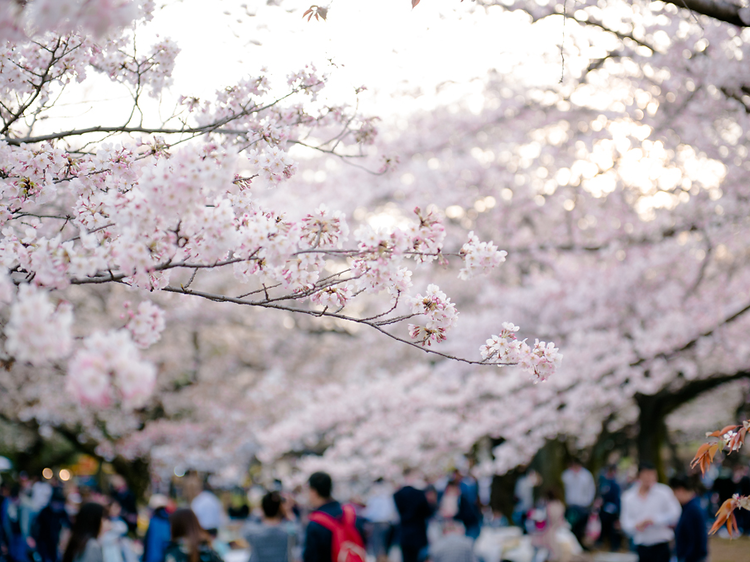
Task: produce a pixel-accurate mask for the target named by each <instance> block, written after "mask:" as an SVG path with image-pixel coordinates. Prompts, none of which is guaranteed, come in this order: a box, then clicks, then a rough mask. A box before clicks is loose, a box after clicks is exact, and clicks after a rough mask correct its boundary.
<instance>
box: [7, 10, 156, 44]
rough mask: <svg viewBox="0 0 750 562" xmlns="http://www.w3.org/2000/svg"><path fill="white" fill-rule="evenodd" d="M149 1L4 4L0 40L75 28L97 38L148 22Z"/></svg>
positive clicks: (61, 31) (63, 31)
mask: <svg viewBox="0 0 750 562" xmlns="http://www.w3.org/2000/svg"><path fill="white" fill-rule="evenodd" d="M153 9H154V2H153V0H29V1H28V2H16V1H12V0H6V1H4V2H2V3H1V4H0V39H11V40H14V41H17V40H22V39H23V38H25V37H26V33H27V31H28V30H31V31H32V32H33V33H36V34H40V33H44V32H47V31H55V32H58V33H67V32H69V31H73V30H75V29H77V28H81V29H83V30H84V31H86V32H90V33H93V34H94V35H96V36H98V37H101V36H103V35H104V34H105V33H107V32H109V31H111V30H113V29H117V28H120V27H125V26H127V25H129V24H130V23H131V22H133V20H135V19H137V18H142V17H146V18H150V14H151V12H152V11H153Z"/></svg>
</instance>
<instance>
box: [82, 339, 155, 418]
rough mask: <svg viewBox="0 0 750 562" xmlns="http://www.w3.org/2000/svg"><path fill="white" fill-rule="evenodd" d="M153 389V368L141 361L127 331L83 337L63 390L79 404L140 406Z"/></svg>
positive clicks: (146, 362)
mask: <svg viewBox="0 0 750 562" xmlns="http://www.w3.org/2000/svg"><path fill="white" fill-rule="evenodd" d="M155 385H156V368H155V367H154V365H153V364H152V363H150V362H148V361H145V360H142V359H141V358H140V356H139V352H138V348H137V347H136V344H135V342H134V341H133V340H132V339H131V337H130V333H129V332H128V331H127V330H113V331H109V332H100V331H96V332H94V333H93V334H91V335H90V336H87V337H86V338H85V339H84V341H83V345H82V347H81V348H80V349H79V350H78V351H77V352H76V353H75V354H74V355H73V358H72V359H71V360H70V363H69V365H68V376H67V389H68V391H69V392H70V393H72V394H73V395H74V396H75V397H76V398H78V400H80V401H81V403H83V404H91V405H94V406H98V407H106V406H109V405H111V404H113V403H121V404H122V405H123V406H126V407H129V408H137V407H141V406H143V405H144V404H145V403H146V401H147V400H148V398H149V397H150V396H151V394H152V393H153V390H154V387H155Z"/></svg>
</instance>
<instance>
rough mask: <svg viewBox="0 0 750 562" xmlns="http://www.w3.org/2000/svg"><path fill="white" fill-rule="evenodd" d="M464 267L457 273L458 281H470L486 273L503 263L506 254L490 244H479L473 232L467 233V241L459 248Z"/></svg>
mask: <svg viewBox="0 0 750 562" xmlns="http://www.w3.org/2000/svg"><path fill="white" fill-rule="evenodd" d="M460 254H461V257H462V258H463V261H464V266H463V267H462V268H461V271H459V272H458V278H459V279H471V278H472V277H475V276H477V275H483V274H485V273H488V272H489V271H491V270H492V269H494V268H496V267H497V266H498V265H500V264H501V263H503V262H504V261H505V256H507V255H508V252H506V251H504V250H499V251H498V249H497V246H495V244H493V243H492V242H480V241H479V237H477V236H476V235H475V234H474V232H469V241H468V242H466V243H465V244H464V245H463V246H462V247H461V252H460Z"/></svg>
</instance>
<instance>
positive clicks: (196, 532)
mask: <svg viewBox="0 0 750 562" xmlns="http://www.w3.org/2000/svg"><path fill="white" fill-rule="evenodd" d="M169 527H170V531H171V533H172V541H173V542H184V543H185V544H187V546H188V551H189V553H190V558H189V560H190V562H198V559H199V555H200V552H199V548H200V545H201V543H205V542H208V541H209V536H208V533H206V531H204V530H203V527H201V524H200V523H199V522H198V518H197V517H196V516H195V513H194V512H193V510H192V509H187V508H182V509H177V510H175V512H174V513H173V514H172V515H170V516H169Z"/></svg>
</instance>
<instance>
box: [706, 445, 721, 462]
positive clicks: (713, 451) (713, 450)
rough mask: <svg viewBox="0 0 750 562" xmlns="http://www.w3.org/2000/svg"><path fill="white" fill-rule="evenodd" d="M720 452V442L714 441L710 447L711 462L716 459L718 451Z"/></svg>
mask: <svg viewBox="0 0 750 562" xmlns="http://www.w3.org/2000/svg"><path fill="white" fill-rule="evenodd" d="M718 452H719V444H718V443H714V444H713V445H711V446H710V447H709V448H708V457H709V460H710V461H711V462H713V461H714V457H715V456H716V453H718Z"/></svg>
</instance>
